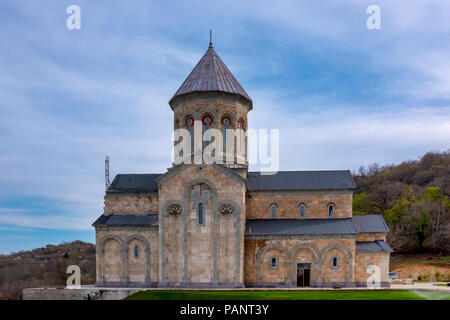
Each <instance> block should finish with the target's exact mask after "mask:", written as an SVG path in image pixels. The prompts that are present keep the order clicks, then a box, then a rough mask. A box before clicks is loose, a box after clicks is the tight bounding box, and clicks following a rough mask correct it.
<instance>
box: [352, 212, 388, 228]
mask: <svg viewBox="0 0 450 320" xmlns="http://www.w3.org/2000/svg"><path fill="white" fill-rule="evenodd" d="M353 223H354V224H355V227H356V229H357V230H358V232H389V228H388V226H387V225H386V222H385V221H384V219H383V217H382V216H381V215H380V214H367V215H357V216H353Z"/></svg>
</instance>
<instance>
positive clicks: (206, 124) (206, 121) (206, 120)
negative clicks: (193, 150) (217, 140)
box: [202, 115, 213, 146]
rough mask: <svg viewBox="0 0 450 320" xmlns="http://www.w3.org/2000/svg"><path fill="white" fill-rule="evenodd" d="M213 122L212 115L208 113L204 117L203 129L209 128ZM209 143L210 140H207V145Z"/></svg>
mask: <svg viewBox="0 0 450 320" xmlns="http://www.w3.org/2000/svg"><path fill="white" fill-rule="evenodd" d="M212 122H213V120H212V118H211V116H209V115H206V116H204V117H203V119H202V123H203V130H204V132H206V131H208V130H209V128H210V126H211V124H212ZM209 143H210V141H205V146H207V145H208V144H209Z"/></svg>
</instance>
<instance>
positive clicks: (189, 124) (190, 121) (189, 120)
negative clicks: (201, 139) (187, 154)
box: [185, 116, 194, 151]
mask: <svg viewBox="0 0 450 320" xmlns="http://www.w3.org/2000/svg"><path fill="white" fill-rule="evenodd" d="M185 125H186V129H187V130H188V131H189V134H190V135H191V151H192V150H194V118H193V117H192V116H188V117H187V118H186V119H185Z"/></svg>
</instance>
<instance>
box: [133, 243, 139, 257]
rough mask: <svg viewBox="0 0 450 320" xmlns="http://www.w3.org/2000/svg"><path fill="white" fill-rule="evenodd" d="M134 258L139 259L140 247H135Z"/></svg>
mask: <svg viewBox="0 0 450 320" xmlns="http://www.w3.org/2000/svg"><path fill="white" fill-rule="evenodd" d="M134 258H135V259H139V246H138V245H135V246H134Z"/></svg>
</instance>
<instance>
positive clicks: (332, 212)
mask: <svg viewBox="0 0 450 320" xmlns="http://www.w3.org/2000/svg"><path fill="white" fill-rule="evenodd" d="M332 216H334V204H332V203H330V204H329V205H328V217H332Z"/></svg>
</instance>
